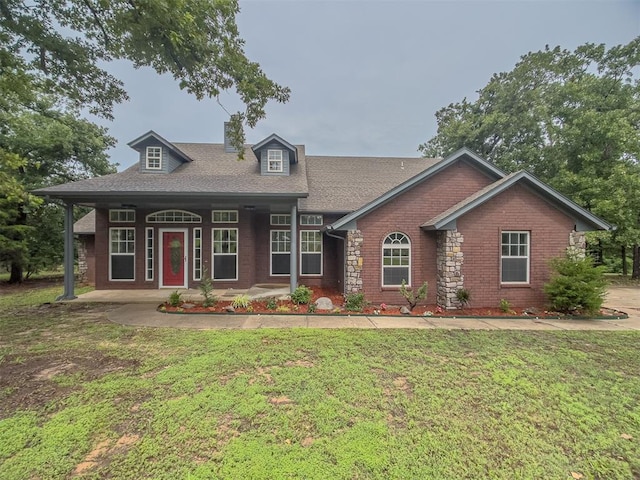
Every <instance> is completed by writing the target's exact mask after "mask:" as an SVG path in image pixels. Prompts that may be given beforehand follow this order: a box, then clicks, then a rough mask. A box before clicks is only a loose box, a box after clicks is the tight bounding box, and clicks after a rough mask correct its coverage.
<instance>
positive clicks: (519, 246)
mask: <svg viewBox="0 0 640 480" xmlns="http://www.w3.org/2000/svg"><path fill="white" fill-rule="evenodd" d="M501 236H502V239H501V253H500V281H501V282H502V283H529V258H530V255H529V251H530V249H529V236H530V235H529V232H519V231H515V232H502V235H501Z"/></svg>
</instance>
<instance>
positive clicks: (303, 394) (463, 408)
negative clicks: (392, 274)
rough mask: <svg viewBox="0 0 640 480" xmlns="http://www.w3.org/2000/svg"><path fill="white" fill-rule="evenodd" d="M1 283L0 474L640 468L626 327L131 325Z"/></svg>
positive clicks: (440, 473) (636, 386)
mask: <svg viewBox="0 0 640 480" xmlns="http://www.w3.org/2000/svg"><path fill="white" fill-rule="evenodd" d="M12 295H17V293H15V292H14V293H10V294H6V295H4V296H3V301H2V305H3V313H1V314H0V478H2V479H7V480H12V479H16V480H18V479H30V478H38V479H66V478H91V479H103V478H110V479H147V478H149V479H151V478H153V479H213V478H229V479H235V478H239V479H281V478H287V479H288V478H309V479H329V478H331V479H369V478H372V479H377V478H379V479H389V478H397V479H410V478H424V479H460V478H462V479H465V478H468V479H479V478H490V479H529V478H530V479H541V478H544V479H572V478H584V479H595V478H599V479H608V480H610V479H638V478H640V376H639V372H640V351H639V349H638V345H639V344H640V334H637V333H619V332H553V331H550V332H506V331H440V330H420V331H417V330H416V331H387V330H384V331H381V330H359V331H354V330H335V331H331V330H327V331H325V330H322V331H319V330H318V331H314V330H254V331H178V330H169V329H144V328H140V329H134V328H125V327H120V326H117V325H113V324H110V323H109V322H108V321H107V320H106V319H105V313H104V312H105V311H106V310H108V309H109V308H113V307H112V306H95V305H93V306H92V305H54V306H50V307H37V306H30V305H29V304H30V303H33V301H34V298H36V297H35V296H34V295H36V293H32V294H30V295H26V296H25V295H23V296H22V297H21V300H20V303H21V305H22V306H17V305H16V304H15V302H12V301H11V298H12ZM37 295H38V297H37V299H38V301H41V299H42V298H43V296H44V297H46V296H47V294H46V293H43V292H39V293H37ZM53 295H54V296H55V293H53ZM176 321H179V319H178V318H177V319H176ZM581 476H582V477H581Z"/></svg>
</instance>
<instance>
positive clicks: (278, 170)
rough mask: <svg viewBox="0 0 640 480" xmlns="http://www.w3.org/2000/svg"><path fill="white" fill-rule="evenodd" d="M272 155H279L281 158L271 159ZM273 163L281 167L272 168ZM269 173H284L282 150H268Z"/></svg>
mask: <svg viewBox="0 0 640 480" xmlns="http://www.w3.org/2000/svg"><path fill="white" fill-rule="evenodd" d="M272 153H274V154H275V153H277V154H278V156H279V157H280V158H270V157H271V154H272ZM271 162H277V164H278V165H279V167H277V168H271ZM267 172H269V173H282V172H284V154H283V152H282V150H279V149H271V148H270V149H268V150H267Z"/></svg>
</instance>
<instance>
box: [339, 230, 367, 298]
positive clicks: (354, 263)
mask: <svg viewBox="0 0 640 480" xmlns="http://www.w3.org/2000/svg"><path fill="white" fill-rule="evenodd" d="M362 240H363V236H362V232H361V231H360V230H349V231H348V232H347V252H346V255H347V258H346V271H345V273H344V275H345V279H344V284H345V289H346V291H345V293H358V292H360V291H362V254H361V252H362Z"/></svg>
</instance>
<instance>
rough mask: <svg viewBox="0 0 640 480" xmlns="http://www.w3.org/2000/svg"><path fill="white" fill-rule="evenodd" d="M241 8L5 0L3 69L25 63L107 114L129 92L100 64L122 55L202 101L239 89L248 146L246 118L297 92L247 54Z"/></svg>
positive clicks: (237, 141)
mask: <svg viewBox="0 0 640 480" xmlns="http://www.w3.org/2000/svg"><path fill="white" fill-rule="evenodd" d="M238 12H239V6H238V1H237V0H225V1H215V2H213V1H207V0H162V1H160V0H113V1H101V2H98V1H96V0H69V1H66V2H36V3H28V2H24V1H22V0H0V68H2V69H3V70H4V69H6V65H13V66H15V65H19V66H20V69H21V70H22V72H23V75H24V76H27V77H29V76H30V77H34V78H37V80H38V82H40V83H41V84H42V87H43V88H42V89H41V90H40V91H43V92H49V93H52V94H56V95H58V96H59V97H60V98H64V99H65V101H66V102H68V103H69V104H70V105H72V106H75V107H77V108H87V109H89V111H90V112H91V113H93V114H96V115H100V116H103V117H105V118H111V117H112V111H113V106H114V104H116V103H119V102H122V101H123V100H126V98H127V94H126V92H125V91H124V89H123V84H122V82H121V81H119V80H118V79H116V78H114V77H113V76H112V75H110V74H109V73H108V72H107V71H106V70H104V69H103V68H102V66H101V65H103V64H104V63H105V62H110V61H112V60H116V59H125V60H130V61H131V62H133V64H134V66H135V67H136V68H139V67H146V66H148V67H152V68H154V69H155V70H156V71H157V72H158V73H169V74H171V75H173V77H174V78H175V79H176V80H177V81H178V82H179V85H180V88H183V89H185V90H187V91H188V92H189V93H191V94H193V95H195V96H196V98H198V99H202V98H205V97H217V96H218V95H219V94H220V92H221V91H223V90H228V89H231V88H233V87H235V90H236V92H237V94H238V96H239V97H240V99H241V101H242V102H243V104H244V105H245V110H244V111H239V112H236V113H235V114H233V115H231V120H230V123H231V137H232V140H233V143H234V146H236V147H242V144H243V142H244V133H243V129H242V125H243V123H246V124H248V125H249V126H251V127H253V126H254V125H255V124H256V123H257V122H258V120H260V119H261V118H263V117H264V116H265V110H264V108H265V106H266V103H267V102H268V101H269V100H271V99H273V100H276V101H278V102H285V101H287V100H288V98H289V89H288V88H286V87H282V86H280V85H278V84H276V83H275V82H273V81H272V80H270V79H269V78H267V76H266V75H265V74H264V72H263V71H262V70H261V69H260V66H259V65H258V64H257V63H255V62H251V61H250V60H249V59H248V58H247V57H246V55H245V53H244V50H243V45H244V41H243V40H242V39H241V38H240V36H239V33H238V28H237V25H236V15H237V13H238ZM65 34H68V35H65ZM5 87H6V85H5ZM13 87H15V88H17V89H18V90H20V89H21V88H22V85H21V84H20V83H19V82H18V84H15V85H13ZM3 93H5V91H3ZM238 150H239V151H240V152H242V150H243V149H242V148H238Z"/></svg>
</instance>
